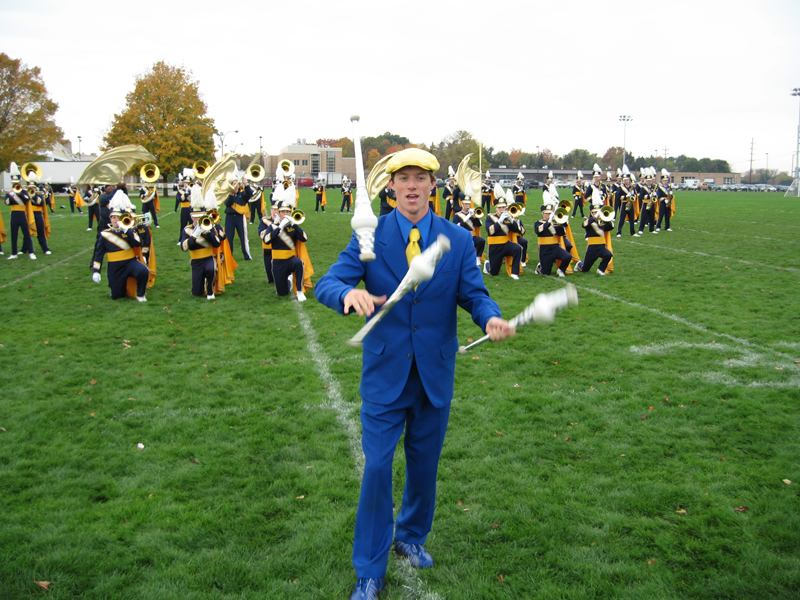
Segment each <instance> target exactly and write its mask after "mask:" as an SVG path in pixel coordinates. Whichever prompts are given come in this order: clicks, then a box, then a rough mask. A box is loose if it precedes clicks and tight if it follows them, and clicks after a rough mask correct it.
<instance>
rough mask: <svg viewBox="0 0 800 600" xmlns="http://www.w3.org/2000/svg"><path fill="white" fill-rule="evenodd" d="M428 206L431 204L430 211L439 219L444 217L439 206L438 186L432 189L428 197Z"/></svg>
mask: <svg viewBox="0 0 800 600" xmlns="http://www.w3.org/2000/svg"><path fill="white" fill-rule="evenodd" d="M428 204H430V209H431V211H432V212H433V214H435V215H436V216H437V217H441V216H442V209H441V207H440V206H439V188H438V187H437V186H433V187H432V188H431V191H430V194H429V195H428Z"/></svg>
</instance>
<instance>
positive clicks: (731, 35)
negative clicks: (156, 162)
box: [0, 0, 800, 172]
mask: <svg viewBox="0 0 800 600" xmlns="http://www.w3.org/2000/svg"><path fill="white" fill-rule="evenodd" d="M468 6H479V4H477V3H467V2H444V1H440V0H406V1H405V2H381V1H380V0H376V1H367V0H337V1H331V0H326V1H322V0H304V1H302V2H296V1H293V2H289V1H284V2H275V1H270V0H266V1H264V0H259V1H255V0H239V1H233V2H229V3H223V2H213V3H212V2H205V1H202V0H200V1H197V0H196V1H195V2H189V3H186V2H173V1H171V0H160V1H158V2H156V1H152V0H140V1H138V2H131V3H121V2H119V3H117V2H110V1H108V0H105V1H102V2H101V1H94V0H71V1H64V0H27V1H25V2H10V1H9V0H0V51H3V52H5V53H6V54H8V55H9V56H11V57H12V58H18V59H21V60H22V61H23V62H24V63H26V64H27V65H28V66H29V67H33V66H38V67H40V68H41V70H42V77H43V79H44V82H45V85H46V86H47V89H48V91H49V92H50V95H51V97H52V99H53V100H54V101H55V102H57V103H58V105H59V110H58V112H57V114H56V122H57V124H58V125H59V126H60V127H61V128H62V129H63V131H64V134H65V136H66V137H67V138H68V139H71V140H72V141H73V148H74V150H75V151H77V150H78V143H77V136H79V135H80V136H81V137H82V140H83V141H82V143H81V151H82V152H94V151H96V150H97V148H98V146H99V145H100V143H101V138H102V136H103V134H104V133H105V131H106V130H107V129H108V127H109V126H110V123H111V121H112V119H113V116H114V114H115V113H119V112H120V111H122V110H123V109H124V108H125V96H126V95H127V94H128V93H129V92H130V91H131V90H132V89H133V86H134V81H135V78H136V76H137V75H141V74H144V73H146V72H147V71H148V70H149V69H150V68H151V67H152V65H153V64H154V63H155V62H157V61H160V60H163V61H165V62H167V63H169V64H172V65H175V66H182V67H184V68H185V69H187V70H188V71H190V72H191V74H192V77H193V78H194V79H195V80H197V81H198V82H199V84H200V91H201V93H202V95H203V98H204V100H205V101H206V103H207V105H208V115H209V116H210V117H211V118H213V119H214V121H215V123H216V126H217V128H218V130H221V131H222V132H227V131H231V130H236V129H238V130H239V133H230V134H229V135H227V137H226V139H225V146H226V149H228V150H230V149H232V148H234V147H236V145H237V144H241V145H240V146H238V148H237V151H238V152H244V153H252V152H255V151H257V150H258V146H259V139H258V138H259V136H262V145H263V148H264V150H265V151H267V152H269V153H270V154H276V153H278V152H279V151H280V150H281V148H283V147H284V146H286V145H288V144H291V143H294V142H295V140H296V139H297V138H306V139H307V140H308V141H313V140H316V139H317V138H339V137H343V136H347V137H351V138H352V137H353V129H352V125H351V123H350V115H352V114H359V115H360V116H361V135H362V136H369V135H378V134H381V133H383V132H385V131H390V132H392V133H395V134H399V135H403V136H406V137H408V138H409V139H410V140H411V141H412V142H417V143H425V144H430V143H431V142H435V143H439V142H440V141H441V140H442V139H443V138H444V137H445V136H447V135H448V134H451V133H453V132H455V131H458V130H466V131H469V132H471V133H472V134H473V136H474V137H475V138H476V139H477V140H479V141H480V142H482V143H483V144H484V145H486V146H492V147H494V149H495V151H499V150H506V151H510V150H512V149H513V148H520V149H522V150H524V151H526V152H535V151H536V150H537V147H538V148H539V149H544V148H549V149H550V150H552V151H553V152H554V153H556V154H565V153H567V152H569V151H570V150H572V149H574V148H584V149H587V150H589V151H590V152H596V153H598V154H600V155H602V154H603V153H604V152H605V150H606V149H607V148H608V147H609V146H614V145H619V146H621V145H622V144H623V138H624V141H625V142H626V146H627V148H628V149H629V151H630V152H632V153H634V154H635V155H637V156H638V155H645V156H648V155H651V154H654V153H656V151H658V154H659V155H663V154H664V148H665V147H666V148H667V154H668V155H670V156H678V155H680V154H686V155H688V156H694V157H697V158H702V157H709V158H722V159H725V160H727V161H728V162H729V163H730V164H731V168H732V169H733V170H734V171H738V172H742V171H746V170H748V169H749V165H750V155H751V142H752V145H753V168H754V169H758V168H764V167H765V166H766V161H767V155H769V158H768V160H769V168H770V169H780V170H786V171H788V170H789V169H790V165H791V164H792V161H793V155H794V153H795V152H796V149H797V132H798V120H799V119H800V98H797V97H792V96H791V91H792V89H793V88H795V87H800V52H798V51H800V36H799V35H798V32H800V2H798V0H764V1H762V2H754V1H752V0H750V1H743V0H725V1H723V0H691V1H689V0H673V1H672V2H668V3H667V2H629V1H614V0H612V1H611V2H606V3H603V2H595V1H593V2H587V1H585V0H571V1H570V2H562V3H550V2H548V3H535V2H531V1H530V0H525V1H510V0H506V1H504V0H497V1H494V2H486V3H483V7H482V8H477V9H472V8H470V9H468V8H467V7H468ZM621 115H629V116H631V117H632V118H633V120H632V121H631V122H629V123H628V124H627V126H625V127H624V126H623V123H622V122H620V116H621Z"/></svg>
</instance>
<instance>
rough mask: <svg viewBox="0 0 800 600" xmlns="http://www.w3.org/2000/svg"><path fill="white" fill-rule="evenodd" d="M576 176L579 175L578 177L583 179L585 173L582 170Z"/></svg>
mask: <svg viewBox="0 0 800 600" xmlns="http://www.w3.org/2000/svg"><path fill="white" fill-rule="evenodd" d="M576 177H577V178H578V179H583V173H581V172H580V171H578V174H577V175H576Z"/></svg>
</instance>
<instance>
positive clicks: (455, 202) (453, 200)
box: [442, 166, 461, 221]
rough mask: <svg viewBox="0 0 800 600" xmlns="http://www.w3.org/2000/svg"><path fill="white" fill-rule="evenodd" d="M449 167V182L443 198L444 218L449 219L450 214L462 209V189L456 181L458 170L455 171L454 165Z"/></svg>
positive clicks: (445, 187) (443, 192) (443, 191)
mask: <svg viewBox="0 0 800 600" xmlns="http://www.w3.org/2000/svg"><path fill="white" fill-rule="evenodd" d="M447 169H448V177H447V183H446V184H445V186H444V189H443V190H442V199H443V200H444V218H445V219H447V220H448V221H449V220H450V215H454V214H455V213H457V212H459V211H460V210H461V208H460V207H459V201H460V199H461V198H460V196H461V190H460V189H459V187H458V184H457V183H456V172H455V171H453V167H452V166H450V167H447Z"/></svg>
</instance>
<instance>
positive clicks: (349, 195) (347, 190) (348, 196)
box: [339, 175, 353, 213]
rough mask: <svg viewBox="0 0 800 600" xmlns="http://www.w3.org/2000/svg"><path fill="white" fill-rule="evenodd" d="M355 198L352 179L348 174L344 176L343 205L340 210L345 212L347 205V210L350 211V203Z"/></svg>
mask: <svg viewBox="0 0 800 600" xmlns="http://www.w3.org/2000/svg"><path fill="white" fill-rule="evenodd" d="M352 200H353V192H352V188H351V186H350V180H349V179H348V178H347V175H345V176H344V177H342V206H341V208H339V212H340V213H341V212H345V210H344V207H345V206H346V207H347V212H350V204H351V201H352Z"/></svg>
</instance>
